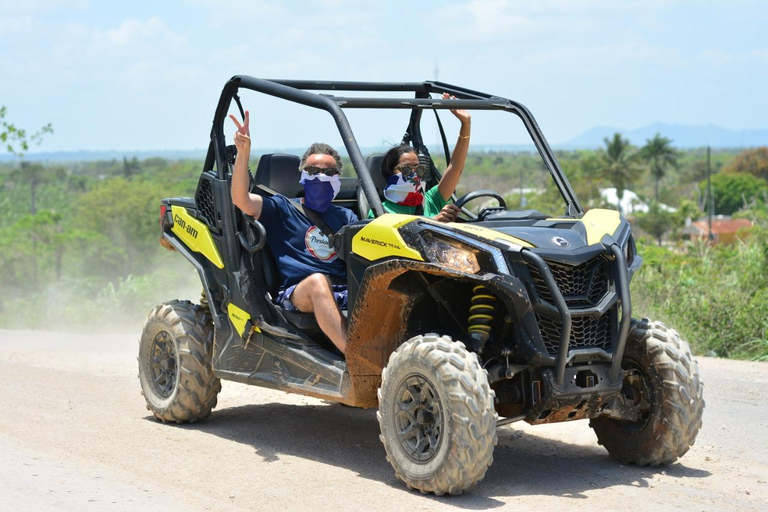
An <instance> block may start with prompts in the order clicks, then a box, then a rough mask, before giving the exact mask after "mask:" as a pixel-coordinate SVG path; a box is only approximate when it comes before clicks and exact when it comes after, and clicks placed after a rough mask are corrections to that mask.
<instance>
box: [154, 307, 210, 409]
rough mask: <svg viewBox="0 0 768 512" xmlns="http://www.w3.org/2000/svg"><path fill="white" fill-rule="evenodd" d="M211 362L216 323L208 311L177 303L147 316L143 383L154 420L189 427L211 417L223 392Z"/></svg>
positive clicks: (155, 310) (158, 308) (157, 308)
mask: <svg viewBox="0 0 768 512" xmlns="http://www.w3.org/2000/svg"><path fill="white" fill-rule="evenodd" d="M212 358H213V324H212V323H211V316H210V314H209V313H208V311H207V310H206V309H205V308H203V307H201V306H198V305H196V304H192V303H191V302H189V301H180V300H174V301H170V302H167V303H165V304H161V305H159V306H157V307H156V308H155V309H153V310H152V311H151V312H150V313H149V316H148V317H147V321H146V323H145V324H144V330H143V331H142V333H141V338H139V381H140V382H141V392H142V394H143V395H144V398H145V400H146V401H147V409H149V410H150V411H152V414H153V415H154V416H155V418H156V419H158V420H160V421H163V422H166V421H172V422H176V423H185V422H194V421H197V420H200V419H204V418H207V417H208V416H210V414H211V410H212V409H213V408H214V407H216V400H217V395H218V394H219V391H221V382H220V381H219V379H218V378H217V377H216V376H215V375H214V373H213V364H212Z"/></svg>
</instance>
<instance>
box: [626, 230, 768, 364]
mask: <svg viewBox="0 0 768 512" xmlns="http://www.w3.org/2000/svg"><path fill="white" fill-rule="evenodd" d="M638 250H639V253H640V254H641V255H642V256H643V258H644V261H643V267H642V268H641V270H640V272H639V275H637V276H635V279H634V280H633V282H632V296H633V300H634V303H633V304H632V310H633V311H635V312H637V314H642V315H644V316H648V317H651V318H654V319H657V320H662V321H664V322H666V323H667V325H669V326H673V327H675V328H676V329H677V330H678V331H679V332H681V333H682V334H683V335H684V336H685V337H686V338H687V339H688V340H689V341H690V342H691V344H692V347H693V350H694V352H696V353H699V354H706V353H714V354H716V355H718V356H720V357H730V358H738V359H755V360H761V361H768V230H766V229H754V230H753V233H752V236H751V237H750V239H749V241H748V242H740V243H737V244H735V245H733V246H722V245H716V246H710V245H708V244H706V243H703V242H699V243H694V244H692V245H690V246H688V248H687V250H685V251H680V250H672V249H669V248H666V247H658V246H654V245H650V244H642V245H641V246H640V247H639V248H638Z"/></svg>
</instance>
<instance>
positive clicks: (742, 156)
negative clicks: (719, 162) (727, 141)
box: [723, 146, 768, 180]
mask: <svg viewBox="0 0 768 512" xmlns="http://www.w3.org/2000/svg"><path fill="white" fill-rule="evenodd" d="M723 172H726V173H745V174H751V175H752V176H755V177H758V178H762V179H764V180H768V147H765V146H763V147H759V148H755V149H748V150H746V151H742V152H741V153H739V155H738V156H737V157H736V160H734V161H733V163H731V164H730V165H729V166H728V167H726V168H725V169H723Z"/></svg>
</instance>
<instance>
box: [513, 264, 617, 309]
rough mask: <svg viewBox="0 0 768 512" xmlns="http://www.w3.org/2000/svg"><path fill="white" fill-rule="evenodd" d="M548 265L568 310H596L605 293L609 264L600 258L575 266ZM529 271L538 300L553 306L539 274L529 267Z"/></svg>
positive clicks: (552, 301)
mask: <svg viewBox="0 0 768 512" xmlns="http://www.w3.org/2000/svg"><path fill="white" fill-rule="evenodd" d="M547 265H548V266H549V270H550V271H551V272H552V277H554V278H555V283H557V287H558V288H559V289H560V293H562V294H563V298H564V299H565V303H566V304H567V305H568V307H569V308H584V307H591V306H596V305H597V304H598V303H599V302H600V300H601V299H602V298H603V297H604V296H605V294H606V293H607V292H608V262H607V261H606V260H604V259H603V258H600V257H597V258H593V259H591V260H589V261H587V262H584V263H581V264H579V265H575V266H572V265H563V264H561V263H555V262H552V261H548V262H547ZM528 270H529V271H530V273H531V278H532V279H533V284H534V286H535V287H536V292H537V293H538V295H539V299H541V300H543V301H546V302H548V303H550V304H553V305H554V303H555V301H554V300H553V299H552V294H551V293H550V292H549V289H548V288H547V285H546V283H545V282H544V278H543V277H542V276H541V273H540V272H539V271H538V270H537V269H536V267H534V266H533V265H528Z"/></svg>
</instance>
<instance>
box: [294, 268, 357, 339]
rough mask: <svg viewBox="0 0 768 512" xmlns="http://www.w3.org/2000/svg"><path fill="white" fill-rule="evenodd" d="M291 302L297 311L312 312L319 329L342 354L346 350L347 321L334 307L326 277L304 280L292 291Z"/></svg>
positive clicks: (312, 276)
mask: <svg viewBox="0 0 768 512" xmlns="http://www.w3.org/2000/svg"><path fill="white" fill-rule="evenodd" d="M291 302H293V305H294V306H296V307H297V308H298V309H299V311H302V312H304V313H311V312H314V313H315V319H317V324H318V325H319V326H320V329H322V330H323V332H324V333H325V335H326V336H328V337H329V338H330V339H331V341H332V342H333V344H334V345H336V348H338V349H339V350H340V351H341V353H342V354H343V353H344V351H345V350H346V348H347V321H346V319H345V318H344V316H343V315H342V314H341V311H339V307H338V306H337V305H336V299H334V298H333V292H332V290H331V283H330V281H329V280H328V277H326V276H325V275H323V274H312V275H310V276H309V277H307V278H306V279H304V280H303V281H302V282H300V283H299V284H298V285H297V286H296V288H295V289H294V290H293V294H292V295H291Z"/></svg>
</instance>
